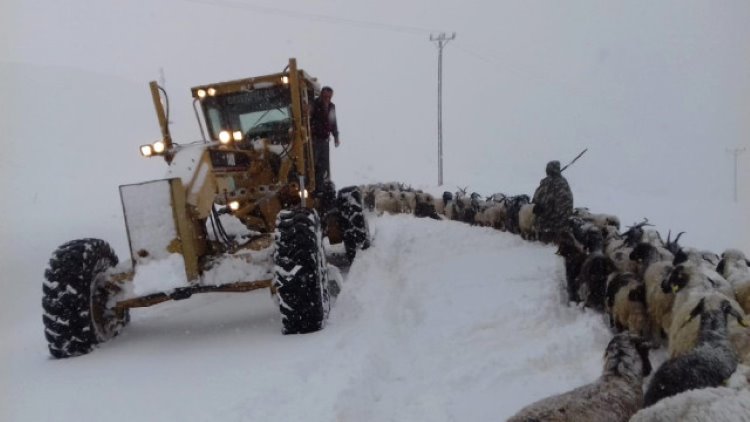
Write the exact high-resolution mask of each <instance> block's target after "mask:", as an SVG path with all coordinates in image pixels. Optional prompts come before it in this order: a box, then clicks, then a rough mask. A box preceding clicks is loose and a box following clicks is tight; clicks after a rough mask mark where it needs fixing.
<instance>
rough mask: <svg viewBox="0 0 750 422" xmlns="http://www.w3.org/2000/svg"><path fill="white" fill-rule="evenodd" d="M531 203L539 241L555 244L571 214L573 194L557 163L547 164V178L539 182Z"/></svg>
mask: <svg viewBox="0 0 750 422" xmlns="http://www.w3.org/2000/svg"><path fill="white" fill-rule="evenodd" d="M532 202H533V203H534V214H535V215H536V225H537V230H538V233H539V239H540V240H541V241H542V242H545V243H549V242H557V239H558V237H559V235H560V233H561V232H562V231H564V230H565V229H566V228H567V225H568V218H569V217H570V216H571V214H572V213H573V192H571V190H570V186H569V185H568V181H567V180H565V178H564V177H563V176H562V171H561V170H560V162H559V161H550V162H549V163H547V177H545V178H544V179H542V181H541V182H539V187H538V188H537V189H536V192H534V199H533V200H532Z"/></svg>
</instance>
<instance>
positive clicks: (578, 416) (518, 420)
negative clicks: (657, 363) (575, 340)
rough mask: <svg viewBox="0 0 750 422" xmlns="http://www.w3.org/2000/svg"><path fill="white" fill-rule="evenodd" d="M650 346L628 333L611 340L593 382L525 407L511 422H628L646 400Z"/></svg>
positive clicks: (649, 368)
mask: <svg viewBox="0 0 750 422" xmlns="http://www.w3.org/2000/svg"><path fill="white" fill-rule="evenodd" d="M650 371H651V364H650V362H649V360H648V347H647V345H646V344H645V343H643V341H642V340H641V339H640V338H638V337H635V336H631V335H630V334H628V333H620V334H617V335H616V336H614V338H613V339H612V340H611V341H610V342H609V345H608V346H607V350H606V352H605V354H604V370H603V373H602V376H601V377H600V378H599V379H598V380H597V381H595V382H593V383H591V384H587V385H584V386H582V387H578V388H576V389H574V390H572V391H569V392H567V393H563V394H559V395H556V396H551V397H548V398H546V399H542V400H540V401H538V402H536V403H533V404H531V405H529V406H526V407H524V408H523V409H521V411H519V412H518V413H517V414H516V415H515V416H513V417H511V418H510V419H508V422H528V421H548V422H566V421H568V422H574V421H575V422H602V421H607V422H626V421H628V420H629V419H630V417H631V416H632V415H633V414H634V413H635V412H637V411H638V409H640V408H641V406H642V404H643V389H642V384H643V376H644V375H647V374H648V373H649V372H650Z"/></svg>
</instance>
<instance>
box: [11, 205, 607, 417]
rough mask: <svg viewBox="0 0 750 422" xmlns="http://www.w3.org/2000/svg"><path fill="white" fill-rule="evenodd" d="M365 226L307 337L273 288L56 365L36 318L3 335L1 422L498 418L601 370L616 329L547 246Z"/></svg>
mask: <svg viewBox="0 0 750 422" xmlns="http://www.w3.org/2000/svg"><path fill="white" fill-rule="evenodd" d="M371 230H372V232H373V234H374V237H375V241H374V244H373V247H372V248H370V249H369V250H367V251H364V252H362V253H361V254H360V255H359V256H358V257H357V259H356V260H355V262H354V264H353V265H352V266H351V267H350V268H349V271H348V276H347V278H346V282H345V284H344V290H343V292H342V293H341V295H340V296H339V298H338V300H337V302H336V304H335V307H334V310H333V312H332V314H331V317H330V320H329V323H328V325H327V327H326V328H325V329H324V330H323V331H320V332H318V333H315V334H310V335H301V336H300V335H298V336H283V335H281V333H280V329H281V321H280V316H279V312H278V310H277V309H276V306H275V304H274V302H273V301H272V300H271V298H270V297H269V294H268V292H267V291H259V292H254V293H246V294H207V295H202V296H201V295H199V296H196V297H194V298H191V299H189V300H187V301H183V302H172V303H167V304H162V305H157V306H155V307H152V308H148V309H146V310H134V311H133V312H132V318H133V320H132V322H131V324H130V325H129V326H128V327H127V328H126V329H125V331H124V332H123V333H122V334H121V336H119V337H117V338H115V339H114V340H112V341H110V342H108V343H106V344H104V345H103V346H102V347H100V348H99V349H97V350H95V351H94V352H93V353H91V354H89V355H86V356H81V357H77V358H73V359H65V360H52V359H51V358H49V356H48V353H47V350H46V345H45V343H44V338H43V336H42V330H41V324H40V320H41V317H40V316H39V315H35V312H33V310H29V311H28V312H26V313H25V314H24V315H22V316H20V317H19V318H18V320H16V321H14V323H13V324H12V326H13V327H14V330H13V333H12V334H11V333H3V334H4V335H3V338H4V339H13V341H5V342H4V343H5V344H4V346H3V349H4V352H3V361H4V362H5V364H6V365H7V364H8V363H11V364H10V365H7V366H4V369H3V374H2V380H3V381H2V382H3V402H4V404H3V406H2V408H1V409H0V412H1V413H0V416H1V417H0V419H2V420H9V421H10V420H13V421H17V420H18V421H22V420H23V421H27V420H33V421H36V420H39V421H41V420H99V419H105V418H106V419H107V420H122V421H132V420H205V421H209V420H248V421H249V420H269V421H289V420H303V419H304V420H315V421H328V420H343V421H350V420H357V421H386V420H399V421H406V420H432V421H451V420H489V419H492V420H502V419H503V418H504V417H507V416H510V415H511V414H513V413H514V412H515V411H516V410H518V409H519V408H520V407H522V405H524V404H527V403H529V402H531V401H533V400H535V399H538V398H540V397H543V396H546V395H549V394H551V393H556V392H560V391H563V390H566V389H569V388H571V387H575V386H578V385H581V384H583V383H585V382H588V381H591V380H593V379H594V378H596V377H597V375H598V374H599V372H600V366H601V356H602V353H603V350H604V346H605V345H606V343H607V341H608V340H609V336H610V334H609V331H608V329H607V328H606V326H605V323H604V320H603V318H602V316H601V315H599V314H596V313H592V312H589V311H584V310H581V309H578V308H574V307H569V306H568V305H567V304H565V303H564V302H563V299H562V298H563V293H562V290H561V281H562V278H563V277H564V272H563V266H562V261H561V259H560V258H559V257H558V256H556V255H555V254H554V249H553V248H551V247H548V246H543V245H540V244H536V243H529V242H526V241H523V240H521V239H520V238H519V237H517V236H514V235H510V234H507V233H502V232H498V231H495V230H492V229H487V228H478V227H470V226H467V225H465V224H461V223H457V222H449V221H432V220H420V219H415V218H413V217H410V216H404V215H398V216H384V217H380V218H375V217H373V218H372V220H371ZM3 325H4V326H5V327H6V328H8V327H9V325H7V324H3ZM8 334H11V335H8Z"/></svg>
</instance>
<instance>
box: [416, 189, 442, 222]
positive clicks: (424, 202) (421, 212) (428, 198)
mask: <svg viewBox="0 0 750 422" xmlns="http://www.w3.org/2000/svg"><path fill="white" fill-rule="evenodd" d="M414 216H416V217H429V218H432V219H434V220H440V216H439V215H438V213H437V210H436V209H435V200H434V198H433V197H432V195H430V194H429V193H424V192H415V194H414Z"/></svg>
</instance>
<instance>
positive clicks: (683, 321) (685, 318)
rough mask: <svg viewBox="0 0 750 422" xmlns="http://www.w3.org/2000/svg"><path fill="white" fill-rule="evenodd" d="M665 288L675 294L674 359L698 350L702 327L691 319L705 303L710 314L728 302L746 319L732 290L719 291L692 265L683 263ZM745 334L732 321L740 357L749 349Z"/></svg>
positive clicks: (732, 337)
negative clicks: (693, 313) (697, 307)
mask: <svg viewBox="0 0 750 422" xmlns="http://www.w3.org/2000/svg"><path fill="white" fill-rule="evenodd" d="M662 288H663V290H668V289H670V288H671V289H672V291H674V292H675V297H674V303H673V305H672V323H671V325H670V328H669V331H668V334H669V355H670V356H671V357H676V356H680V355H683V354H685V353H687V352H689V351H690V350H692V349H693V348H694V347H695V344H696V342H697V341H698V332H699V328H700V323H699V322H698V321H696V320H695V319H694V318H691V315H692V312H693V310H694V309H695V307H696V306H697V304H698V303H702V304H703V305H702V306H703V307H705V308H706V309H707V310H711V309H715V308H718V307H719V306H722V304H723V303H724V302H726V303H729V304H730V306H731V307H732V309H733V312H735V313H736V314H738V315H741V316H744V312H743V311H742V308H741V307H740V305H739V304H738V303H737V302H736V301H735V300H734V298H733V292H732V291H731V289H730V290H729V292H727V291H726V289H722V288H718V285H717V284H716V283H715V282H714V281H712V280H711V279H709V278H708V277H707V276H706V275H705V274H704V273H703V271H702V269H701V268H700V266H698V265H695V264H693V263H691V262H684V263H682V264H679V265H677V266H676V267H674V269H673V270H672V273H671V274H670V276H669V278H668V279H667V280H666V281H665V282H664V284H663V285H662ZM727 293H728V294H727ZM745 331H746V330H744V329H743V328H742V327H741V326H739V324H738V323H737V322H735V321H730V323H729V333H730V334H729V336H730V340H731V341H732V344H733V346H734V347H735V349H736V350H737V351H738V352H739V353H740V356H744V355H745V353H746V352H745V350H746V346H743V344H744V343H750V339H747V336H746V335H745V334H746V333H745Z"/></svg>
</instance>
